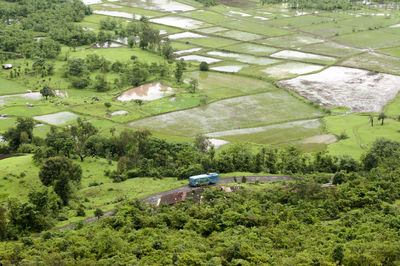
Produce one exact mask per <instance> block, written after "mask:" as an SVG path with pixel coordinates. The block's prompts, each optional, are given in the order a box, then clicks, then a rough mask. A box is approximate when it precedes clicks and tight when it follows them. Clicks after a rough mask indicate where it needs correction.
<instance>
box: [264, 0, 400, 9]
mask: <svg viewBox="0 0 400 266" xmlns="http://www.w3.org/2000/svg"><path fill="white" fill-rule="evenodd" d="M367 2H370V4H389V5H390V4H395V5H398V4H399V1H396V0H395V1H393V0H390V1H386V0H382V1H367ZM260 3H261V4H262V5H265V4H280V3H286V4H287V5H288V7H289V8H293V9H317V10H328V11H329V10H337V9H341V10H349V9H358V8H360V7H361V6H363V5H364V4H363V2H362V1H355V0H260Z"/></svg>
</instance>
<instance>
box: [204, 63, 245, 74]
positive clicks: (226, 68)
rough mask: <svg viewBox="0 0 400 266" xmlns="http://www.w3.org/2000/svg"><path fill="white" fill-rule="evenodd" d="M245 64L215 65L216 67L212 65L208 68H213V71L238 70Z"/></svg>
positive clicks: (232, 71)
mask: <svg viewBox="0 0 400 266" xmlns="http://www.w3.org/2000/svg"><path fill="white" fill-rule="evenodd" d="M243 67H245V66H238V65H231V66H217V67H212V68H210V69H212V70H215V71H221V72H231V73H234V72H239V71H240V70H242V69H243Z"/></svg>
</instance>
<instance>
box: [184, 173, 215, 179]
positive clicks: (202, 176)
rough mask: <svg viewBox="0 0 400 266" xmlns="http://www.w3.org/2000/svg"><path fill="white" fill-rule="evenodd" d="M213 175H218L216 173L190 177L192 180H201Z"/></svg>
mask: <svg viewBox="0 0 400 266" xmlns="http://www.w3.org/2000/svg"><path fill="white" fill-rule="evenodd" d="M212 175H217V174H216V173H210V174H203V175H194V176H191V177H189V178H190V179H199V178H204V177H209V176H212Z"/></svg>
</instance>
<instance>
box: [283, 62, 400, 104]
mask: <svg viewBox="0 0 400 266" xmlns="http://www.w3.org/2000/svg"><path fill="white" fill-rule="evenodd" d="M279 83H280V84H281V85H282V86H283V87H286V88H289V89H291V90H292V91H294V92H296V93H298V94H299V95H301V96H302V97H304V98H306V99H309V100H311V101H314V102H316V103H318V104H320V105H322V106H325V107H337V106H345V107H348V108H350V109H351V111H353V112H379V111H381V110H382V108H383V107H384V106H385V105H386V104H387V103H388V102H389V101H390V100H391V99H393V98H394V97H395V96H396V95H397V92H398V90H399V88H398V86H397V84H399V83H400V76H394V75H388V74H382V73H376V72H370V71H366V70H360V69H353V68H345V67H337V66H334V67H329V68H327V69H325V70H324V71H322V72H320V73H317V74H312V75H307V76H300V77H297V78H294V79H291V80H286V81H281V82H279Z"/></svg>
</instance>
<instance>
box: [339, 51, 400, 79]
mask: <svg viewBox="0 0 400 266" xmlns="http://www.w3.org/2000/svg"><path fill="white" fill-rule="evenodd" d="M340 65H342V66H349V67H358V68H364V69H368V70H371V71H379V72H385V73H390V74H395V75H400V58H396V57H393V56H388V55H384V54H379V53H364V54H360V55H356V56H353V57H350V58H347V59H345V60H344V61H342V62H341V63H340Z"/></svg>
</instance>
